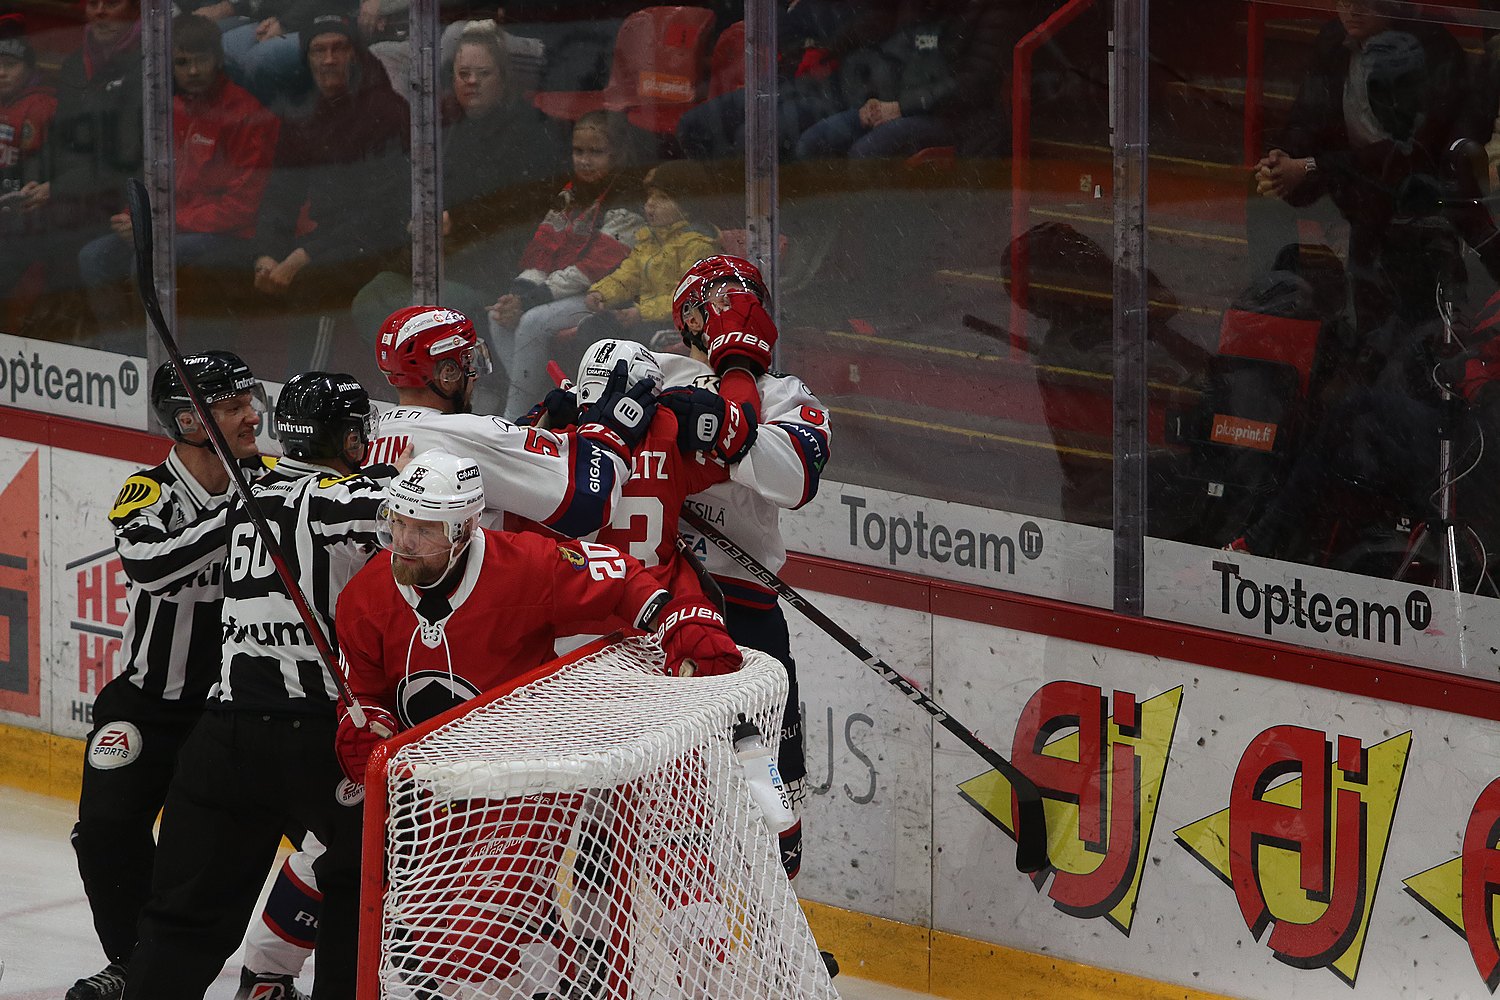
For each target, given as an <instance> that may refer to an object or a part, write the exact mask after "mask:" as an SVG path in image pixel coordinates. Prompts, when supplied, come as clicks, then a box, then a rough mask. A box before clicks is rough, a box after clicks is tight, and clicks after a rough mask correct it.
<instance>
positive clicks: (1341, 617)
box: [1213, 560, 1433, 646]
mask: <svg viewBox="0 0 1500 1000" xmlns="http://www.w3.org/2000/svg"><path fill="white" fill-rule="evenodd" d="M1213 569H1214V572H1215V573H1217V574H1219V586H1218V588H1217V594H1216V596H1217V598H1218V600H1217V605H1218V608H1217V610H1218V612H1219V614H1221V615H1224V616H1225V617H1229V618H1240V619H1243V620H1244V621H1247V622H1255V623H1257V626H1258V627H1259V629H1260V630H1261V631H1262V632H1264V633H1265V634H1266V635H1268V636H1283V634H1284V633H1287V632H1303V633H1306V632H1316V633H1319V634H1325V635H1326V634H1328V633H1332V634H1334V635H1337V636H1341V637H1343V638H1348V639H1359V640H1362V641H1364V642H1373V643H1375V644H1377V645H1387V644H1388V645H1392V646H1399V645H1401V642H1402V634H1401V633H1402V627H1403V626H1405V627H1406V628H1409V629H1411V630H1412V631H1414V632H1425V631H1426V630H1427V629H1428V628H1430V627H1431V625H1432V616H1433V608H1432V601H1431V599H1430V598H1428V596H1427V595H1426V594H1425V593H1423V592H1422V591H1420V590H1413V591H1411V592H1410V593H1408V594H1407V595H1406V599H1405V600H1404V601H1402V602H1401V605H1400V606H1399V607H1398V606H1397V605H1395V604H1387V603H1381V602H1380V601H1378V600H1374V601H1372V600H1365V599H1361V598H1356V597H1350V596H1347V595H1343V594H1327V593H1323V592H1322V591H1319V590H1309V589H1307V587H1306V586H1305V585H1304V584H1303V581H1302V578H1301V577H1300V576H1298V577H1294V578H1293V579H1292V581H1291V583H1290V585H1287V584H1284V583H1261V582H1259V581H1257V580H1254V579H1251V578H1250V577H1249V576H1247V575H1246V574H1245V573H1244V571H1243V569H1242V567H1241V565H1240V564H1239V563H1236V562H1225V561H1221V560H1215V561H1214V563H1213ZM1283 637H1285V636H1283Z"/></svg>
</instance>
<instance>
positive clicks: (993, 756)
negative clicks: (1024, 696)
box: [682, 507, 1047, 872]
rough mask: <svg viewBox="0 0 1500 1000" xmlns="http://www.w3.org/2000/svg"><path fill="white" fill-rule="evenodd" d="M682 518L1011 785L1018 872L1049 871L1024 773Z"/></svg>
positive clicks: (755, 566)
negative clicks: (1014, 813) (1014, 812)
mask: <svg viewBox="0 0 1500 1000" xmlns="http://www.w3.org/2000/svg"><path fill="white" fill-rule="evenodd" d="M682 519H683V520H684V521H686V522H687V523H688V524H690V525H692V526H693V528H694V529H696V530H697V531H698V532H699V533H700V534H702V535H703V536H704V537H705V538H707V539H708V540H709V541H711V542H713V543H714V544H715V545H717V546H718V547H719V548H721V549H723V550H724V552H725V554H726V555H728V556H729V557H730V558H731V559H733V560H734V561H735V562H737V563H739V564H740V565H741V566H743V567H744V568H745V569H746V570H747V571H749V573H750V574H751V575H752V576H754V577H755V579H756V580H758V581H760V583H761V584H762V585H763V586H766V587H769V588H770V589H771V590H774V591H775V592H776V593H777V594H778V595H779V596H780V597H781V599H782V600H784V601H786V602H787V603H788V604H790V605H791V606H792V607H794V608H796V609H797V610H798V611H800V612H802V614H803V615H804V616H805V617H806V618H807V619H808V620H809V621H811V622H812V623H813V624H814V625H816V626H818V627H819V628H821V629H822V630H823V631H824V632H826V633H827V634H828V635H829V636H830V637H831V638H832V639H833V640H834V641H835V642H837V643H838V644H839V645H840V646H843V647H844V648H845V649H847V650H848V651H849V652H851V653H853V654H854V655H855V656H856V657H858V658H859V659H860V660H863V661H864V663H865V666H867V667H869V668H870V669H871V670H873V671H875V672H876V673H877V674H879V675H880V676H881V677H882V678H883V679H884V680H885V682H886V683H888V684H890V685H892V686H893V687H895V688H896V689H897V690H899V691H900V692H901V693H902V694H903V695H905V696H906V698H907V700H908V701H910V702H912V703H913V704H914V705H916V706H917V707H919V708H921V709H922V710H923V711H925V712H926V713H927V714H928V715H930V716H932V717H933V718H934V719H936V720H937V721H938V723H939V724H941V725H942V727H943V728H944V729H946V730H948V732H950V733H952V734H953V735H954V736H956V737H958V739H959V740H960V741H961V742H962V743H963V744H964V746H966V747H968V748H969V749H970V750H972V751H974V752H975V753H976V754H978V755H979V757H980V759H981V760H983V761H984V762H985V763H986V764H989V765H990V766H991V767H993V768H994V769H995V770H996V771H999V772H1000V774H1001V775H1003V776H1004V777H1005V779H1006V780H1007V781H1009V782H1010V787H1011V794H1012V796H1013V798H1014V801H1015V808H1016V868H1017V869H1019V870H1020V871H1023V872H1037V871H1041V870H1042V869H1043V868H1045V867H1046V866H1047V816H1046V813H1045V812H1044V811H1043V809H1042V795H1041V792H1040V791H1038V789H1037V787H1036V783H1035V782H1034V781H1032V780H1031V779H1030V778H1028V777H1027V776H1026V775H1025V774H1023V773H1022V772H1021V769H1020V768H1018V767H1016V765H1014V764H1012V763H1011V762H1010V761H1009V760H1006V759H1005V758H1004V757H1002V756H1001V755H1000V754H999V753H997V752H995V751H994V750H992V749H991V748H990V747H989V746H988V745H987V744H986V743H985V742H984V741H983V740H981V739H980V738H979V737H978V736H976V735H974V732H973V731H972V730H969V729H965V728H964V727H963V726H962V725H960V724H959V722H958V721H957V720H956V719H954V718H953V716H951V715H949V714H948V713H947V712H946V711H945V710H944V709H943V708H942V706H940V705H939V704H938V703H937V702H935V701H933V700H932V699H931V698H929V697H927V695H925V694H923V693H922V689H921V688H919V687H918V686H917V685H916V683H915V682H914V681H910V680H907V679H906V678H905V677H903V676H902V675H901V674H900V673H898V672H897V671H896V670H895V669H894V668H892V667H891V666H890V665H889V664H887V663H886V662H885V661H884V660H882V659H881V658H880V657H878V656H876V655H875V654H874V653H872V652H870V650H868V649H866V648H865V646H864V644H863V643H861V642H860V641H859V640H858V639H856V638H855V637H854V636H853V635H851V634H850V633H849V632H847V631H845V630H844V628H843V627H842V626H840V625H839V624H838V623H837V622H835V621H834V620H833V619H832V618H829V617H828V616H827V615H825V614H824V613H823V612H822V611H820V610H818V608H817V607H815V606H814V605H813V604H812V602H810V601H809V600H808V599H807V598H805V597H803V596H802V595H801V594H799V593H798V592H797V591H796V590H795V589H794V588H793V587H792V586H791V584H789V583H787V582H786V581H785V580H783V579H781V577H779V576H777V575H776V574H775V573H772V572H771V571H770V570H769V569H766V567H764V566H762V565H761V564H760V562H759V561H757V560H756V558H755V557H754V556H752V555H750V553H748V552H746V551H745V550H744V549H742V548H740V547H739V546H738V545H736V544H735V543H734V542H733V541H731V540H730V539H729V538H727V537H725V536H724V535H723V534H722V533H721V532H720V531H719V530H718V529H717V528H715V527H714V526H713V525H711V524H709V523H708V521H707V520H705V519H704V518H703V516H702V515H701V514H699V513H698V512H697V511H695V510H693V509H692V508H691V507H683V508H682Z"/></svg>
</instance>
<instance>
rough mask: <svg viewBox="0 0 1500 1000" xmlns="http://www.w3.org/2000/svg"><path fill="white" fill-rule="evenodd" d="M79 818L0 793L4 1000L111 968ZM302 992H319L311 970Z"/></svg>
mask: <svg viewBox="0 0 1500 1000" xmlns="http://www.w3.org/2000/svg"><path fill="white" fill-rule="evenodd" d="M75 817H76V804H75V803H73V802H70V801H67V800H66V799H61V798H54V797H51V796H45V795H37V794H34V793H31V792H23V791H19V790H17V789H13V788H8V787H5V786H0V962H4V963H5V973H4V976H3V977H0V997H6V998H10V1000H60V998H61V997H62V995H63V993H65V992H66V991H67V988H68V987H69V986H71V985H72V984H73V981H74V980H75V979H77V978H79V977H80V976H86V975H89V974H91V973H94V972H97V971H99V969H100V968H102V967H103V965H104V956H103V954H102V953H101V952H100V950H99V943H98V940H97V939H96V938H95V937H94V930H93V926H92V924H91V923H90V918H89V909H88V904H87V903H86V902H85V900H84V898H83V885H82V883H80V882H79V880H78V869H77V867H76V865H75V863H74V859H73V851H72V849H71V848H70V847H69V846H68V831H69V829H70V828H71V827H72V825H73V820H74V819H75ZM239 967H240V958H239V955H238V954H236V955H235V957H234V958H233V959H232V960H231V961H230V963H229V964H228V965H227V966H226V967H225V969H224V971H223V972H222V973H220V975H219V979H218V981H217V982H215V984H214V985H213V986H212V987H211V988H210V989H209V991H208V994H207V996H208V997H209V998H210V1000H231V998H232V997H233V996H234V992H235V988H236V987H237V985H238V976H239ZM300 985H301V986H302V988H303V989H304V990H310V989H311V988H312V976H311V966H309V968H308V971H307V974H306V975H304V976H303V979H302V981H301V983H300ZM835 985H837V986H838V988H839V994H840V996H842V997H844V998H846V1000H913V998H916V1000H921V998H924V997H927V994H922V993H911V992H908V991H906V990H901V989H896V988H895V987H892V986H886V985H884V984H881V983H872V982H867V981H864V980H859V979H855V978H853V977H850V976H847V975H841V976H839V978H838V979H837V980H836V981H835Z"/></svg>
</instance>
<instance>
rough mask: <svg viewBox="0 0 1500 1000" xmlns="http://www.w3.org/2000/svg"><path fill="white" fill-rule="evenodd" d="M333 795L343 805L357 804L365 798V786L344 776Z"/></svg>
mask: <svg viewBox="0 0 1500 1000" xmlns="http://www.w3.org/2000/svg"><path fill="white" fill-rule="evenodd" d="M333 797H334V799H336V800H337V801H338V804H339V805H341V806H357V805H359V804H360V803H361V802H363V801H364V800H365V786H364V785H361V784H357V783H355V782H353V781H350V780H349V779H348V778H344V779H343V780H342V781H340V782H339V786H338V787H337V788H335V789H334V790H333Z"/></svg>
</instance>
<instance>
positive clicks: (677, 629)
mask: <svg viewBox="0 0 1500 1000" xmlns="http://www.w3.org/2000/svg"><path fill="white" fill-rule="evenodd" d="M660 621H661V625H660V626H659V627H658V628H657V630H656V641H657V642H659V643H661V648H662V651H663V652H664V653H666V654H667V673H669V674H671V675H673V676H674V677H717V676H718V675H719V674H727V673H731V672H733V671H735V670H738V669H739V667H740V649H739V647H738V646H736V645H735V644H734V640H733V639H731V638H729V633H728V632H726V631H724V616H723V615H721V614H719V612H718V609H716V608H715V607H714V606H713V605H712V604H709V603H708V602H707V601H706V600H704V599H703V598H702V597H679V598H677V600H675V601H673V602H672V603H671V604H668V605H667V606H666V607H664V608H662V609H661V619H660ZM689 660H691V661H692V662H691V663H689V662H688V661H689Z"/></svg>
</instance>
